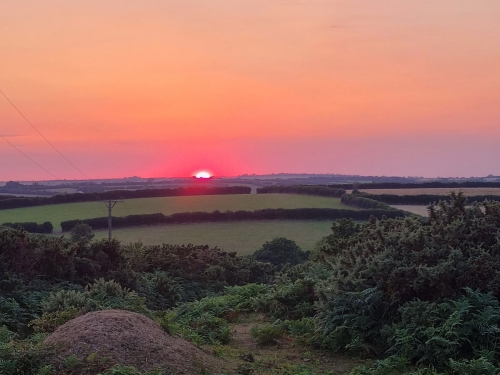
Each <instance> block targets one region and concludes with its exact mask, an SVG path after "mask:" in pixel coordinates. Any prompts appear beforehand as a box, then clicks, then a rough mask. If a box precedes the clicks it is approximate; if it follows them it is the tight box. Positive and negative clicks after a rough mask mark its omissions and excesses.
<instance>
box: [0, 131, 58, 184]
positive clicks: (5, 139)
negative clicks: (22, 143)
mask: <svg viewBox="0 0 500 375" xmlns="http://www.w3.org/2000/svg"><path fill="white" fill-rule="evenodd" d="M0 137H2V139H3V140H4V141H5V142H7V143H8V144H9V145H11V146H12V147H14V148H15V149H16V150H17V151H19V152H20V153H21V154H22V155H24V156H25V157H26V158H28V159H29V160H31V161H32V162H33V163H35V164H36V165H38V166H39V167H40V168H42V169H43V170H44V171H45V172H47V173H48V174H50V175H51V176H53V177H55V179H56V180H61V178H59V177H57V176H56V175H55V174H54V173H52V172H50V171H48V170H47V169H45V168H44V167H42V166H41V165H40V164H38V163H37V162H36V161H34V160H33V159H32V158H30V157H29V156H28V155H26V154H25V153H24V152H22V151H21V150H20V149H18V148H17V147H16V146H15V145H14V144H13V143H11V142H9V140H8V139H7V138H5V137H4V136H3V135H0Z"/></svg>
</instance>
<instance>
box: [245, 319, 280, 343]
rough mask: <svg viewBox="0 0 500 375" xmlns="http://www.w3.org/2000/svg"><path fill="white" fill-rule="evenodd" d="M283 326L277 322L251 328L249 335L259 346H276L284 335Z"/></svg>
mask: <svg viewBox="0 0 500 375" xmlns="http://www.w3.org/2000/svg"><path fill="white" fill-rule="evenodd" d="M285 332H286V331H285V324H284V323H283V322H282V321H280V320H277V321H275V322H274V323H272V324H263V325H257V326H254V327H252V328H251V330H250V335H251V336H252V338H253V339H254V340H256V341H257V343H258V344H259V345H263V346H265V345H277V344H278V341H279V340H280V339H282V338H283V336H284V335H285Z"/></svg>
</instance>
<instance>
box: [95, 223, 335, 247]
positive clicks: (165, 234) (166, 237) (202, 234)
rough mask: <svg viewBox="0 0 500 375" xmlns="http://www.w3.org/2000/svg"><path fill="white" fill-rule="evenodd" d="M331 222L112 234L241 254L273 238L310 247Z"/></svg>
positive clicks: (165, 228) (170, 228)
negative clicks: (284, 238) (289, 240)
mask: <svg viewBox="0 0 500 375" xmlns="http://www.w3.org/2000/svg"><path fill="white" fill-rule="evenodd" d="M331 226H332V222H331V221H295V220H291V221H246V222H233V223H196V224H178V225H160V226H152V227H135V228H127V229H117V230H114V231H113V237H115V238H117V239H119V240H120V241H122V243H125V244H127V243H130V242H137V241H139V240H140V241H142V243H144V244H146V245H157V244H160V243H168V244H179V245H180V244H189V243H192V244H194V245H210V246H217V247H219V248H221V249H223V250H226V251H233V249H234V251H236V252H238V253H239V254H241V255H245V254H252V253H253V252H254V251H255V250H257V249H259V248H260V247H261V246H262V244H263V243H264V242H266V241H270V240H272V239H273V238H275V237H286V238H288V239H291V240H294V241H295V242H297V244H298V245H299V246H300V247H301V248H302V249H304V250H311V249H312V248H313V246H314V244H315V243H316V242H317V241H319V240H320V239H321V238H322V237H324V236H327V235H329V234H330V233H331V230H330V228H331ZM95 234H96V238H107V236H108V232H107V231H96V232H95Z"/></svg>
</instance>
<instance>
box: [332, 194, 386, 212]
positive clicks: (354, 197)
mask: <svg viewBox="0 0 500 375" xmlns="http://www.w3.org/2000/svg"><path fill="white" fill-rule="evenodd" d="M340 201H341V202H342V204H345V205H346V206H352V207H357V208H363V209H377V210H389V211H390V210H396V209H395V208H393V207H391V206H389V205H388V204H387V203H384V202H380V201H377V200H375V199H370V198H367V197H365V196H364V195H362V194H359V192H358V191H357V190H354V191H353V192H352V194H343V195H342V197H341V198H340Z"/></svg>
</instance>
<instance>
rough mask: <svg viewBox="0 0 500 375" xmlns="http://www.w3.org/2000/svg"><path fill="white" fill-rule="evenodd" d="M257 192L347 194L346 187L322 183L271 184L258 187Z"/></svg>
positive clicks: (322, 194)
mask: <svg viewBox="0 0 500 375" xmlns="http://www.w3.org/2000/svg"><path fill="white" fill-rule="evenodd" d="M257 194H304V195H317V196H320V197H334V198H340V197H341V196H342V195H343V194H345V189H342V188H331V187H328V186H321V185H293V186H283V185H270V186H265V187H262V188H257Z"/></svg>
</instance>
